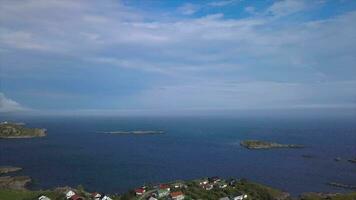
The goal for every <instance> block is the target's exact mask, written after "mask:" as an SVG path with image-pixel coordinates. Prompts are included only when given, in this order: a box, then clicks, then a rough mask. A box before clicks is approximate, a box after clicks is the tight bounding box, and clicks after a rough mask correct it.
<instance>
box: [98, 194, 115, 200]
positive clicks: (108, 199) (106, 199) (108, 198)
mask: <svg viewBox="0 0 356 200" xmlns="http://www.w3.org/2000/svg"><path fill="white" fill-rule="evenodd" d="M101 200H112V198H110V197H108V196H106V195H105V196H104V197H103V198H102V199H101Z"/></svg>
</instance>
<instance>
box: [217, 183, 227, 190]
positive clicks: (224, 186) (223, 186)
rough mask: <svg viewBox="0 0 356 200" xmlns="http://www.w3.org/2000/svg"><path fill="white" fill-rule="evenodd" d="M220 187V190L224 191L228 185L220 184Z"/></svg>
mask: <svg viewBox="0 0 356 200" xmlns="http://www.w3.org/2000/svg"><path fill="white" fill-rule="evenodd" d="M218 187H219V188H220V189H224V188H226V187H227V184H226V183H220V184H218Z"/></svg>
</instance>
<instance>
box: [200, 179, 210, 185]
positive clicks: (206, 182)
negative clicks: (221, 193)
mask: <svg viewBox="0 0 356 200" xmlns="http://www.w3.org/2000/svg"><path fill="white" fill-rule="evenodd" d="M208 183H209V181H208V180H206V179H203V180H200V181H199V185H206V184H208Z"/></svg>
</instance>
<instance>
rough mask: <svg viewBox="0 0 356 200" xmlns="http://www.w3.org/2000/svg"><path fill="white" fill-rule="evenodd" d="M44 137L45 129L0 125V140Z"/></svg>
mask: <svg viewBox="0 0 356 200" xmlns="http://www.w3.org/2000/svg"><path fill="white" fill-rule="evenodd" d="M46 135H47V133H46V129H43V128H28V127H25V125H24V124H23V123H10V122H1V123H0V139H15V138H35V137H44V136H46Z"/></svg>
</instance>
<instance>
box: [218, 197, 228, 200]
mask: <svg viewBox="0 0 356 200" xmlns="http://www.w3.org/2000/svg"><path fill="white" fill-rule="evenodd" d="M219 200H230V199H229V197H223V198H220V199H219Z"/></svg>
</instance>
